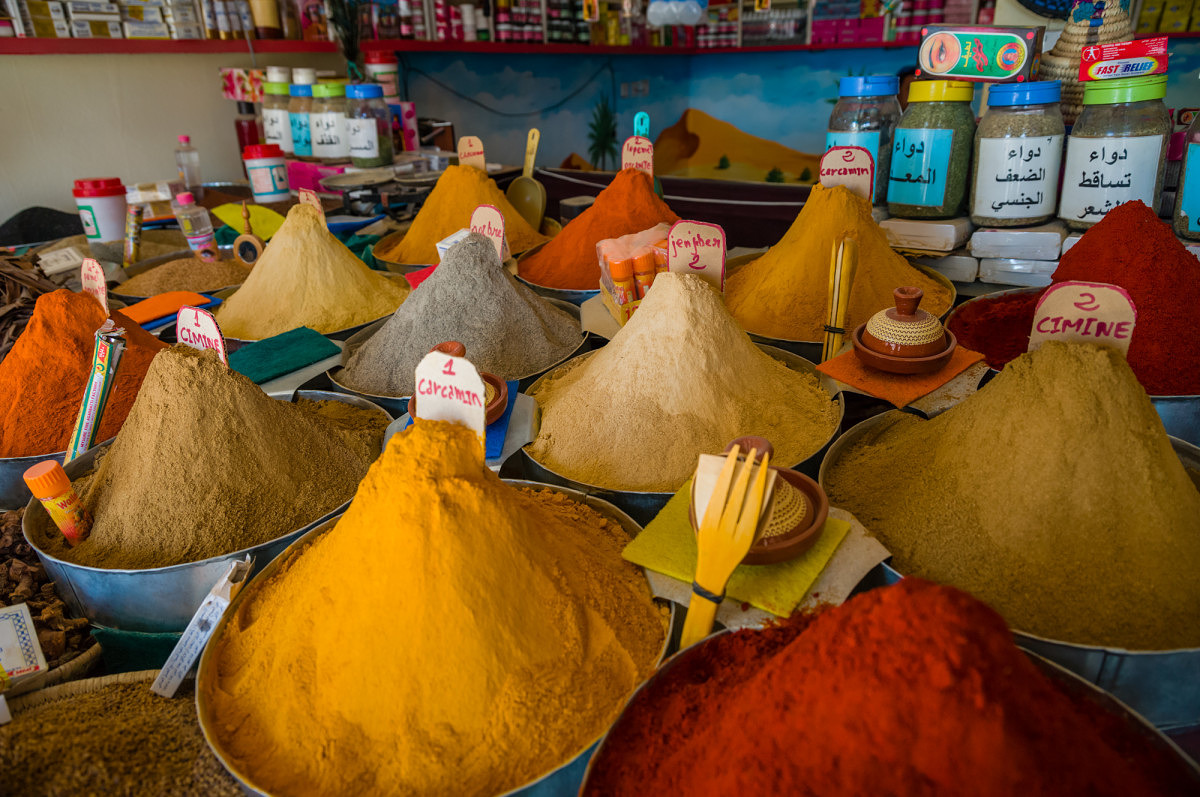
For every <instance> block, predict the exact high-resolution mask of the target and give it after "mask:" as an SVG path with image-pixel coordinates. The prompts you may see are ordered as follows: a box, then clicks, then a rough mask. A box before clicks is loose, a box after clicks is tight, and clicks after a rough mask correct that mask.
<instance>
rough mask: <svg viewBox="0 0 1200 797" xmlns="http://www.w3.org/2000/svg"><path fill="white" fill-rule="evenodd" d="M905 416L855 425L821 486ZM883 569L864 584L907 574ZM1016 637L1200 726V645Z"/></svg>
mask: <svg viewBox="0 0 1200 797" xmlns="http://www.w3.org/2000/svg"><path fill="white" fill-rule="evenodd" d="M905 417H907V416H906V415H905V414H904V413H902V412H900V411H898V410H891V411H888V412H885V413H883V414H881V415H876V416H874V417H872V418H868V419H867V420H865V421H863V422H861V423H859V424H857V425H855V426H853V427H851V428H850V429H849V430H848V431H847V432H846V433H845V434H844V435H842V436H841V437H839V438H838V439H837V440H836V441H835V442H834V444H833V445H832V446H831V447H830V449H829V453H828V454H826V455H825V459H824V461H822V463H821V471H820V478H819V479H818V481H819V483H820V485H821V487H822V488H824V489H826V490H828V489H829V475H830V473H831V472H832V470H833V469H834V468H835V467H836V466H837V464H838V463H839V461H841V460H842V459H843V458H844V457H845V456H846V454H847V453H848V452H849V451H850V450H851V449H853V448H854V447H855V445H856V444H858V443H859V442H860V441H867V440H872V439H874V438H876V437H877V436H878V435H881V434H882V433H884V432H885V431H886V430H887V428H888V427H889V426H891V425H892V424H894V423H895V422H897V421H898V420H901V419H903V418H905ZM1170 441H1171V447H1172V448H1173V449H1174V451H1175V454H1176V455H1177V456H1178V457H1179V460H1180V462H1182V463H1183V466H1184V468H1185V469H1187V470H1188V471H1189V475H1190V476H1191V478H1192V481H1193V482H1195V483H1196V484H1197V485H1200V448H1197V447H1196V446H1195V445H1192V444H1191V443H1188V442H1186V441H1184V440H1180V439H1179V438H1176V437H1171V438H1170ZM947 500H949V498H948V499H947ZM879 568H880V570H881V573H878V574H876V573H872V574H869V575H868V576H867V578H866V579H864V583H867V582H874V583H879V582H882V583H884V584H893V583H895V582H897V581H899V580H900V579H902V578H903V577H904V574H903V573H901V572H899V571H898V570H896V568H895V567H894V566H893V563H892V560H891V559H890V558H889V559H888V560H886V561H885V562H884V563H883V564H881V565H880V566H879ZM1013 635H1014V637H1015V638H1016V641H1017V644H1019V645H1021V646H1022V647H1025V648H1028V649H1029V650H1032V651H1034V652H1036V653H1038V654H1040V655H1042V656H1045V657H1046V658H1047V659H1049V660H1051V661H1052V662H1054V663H1056V664H1058V665H1061V666H1063V667H1065V668H1067V669H1068V670H1070V671H1071V672H1073V673H1075V674H1077V675H1079V676H1080V677H1081V678H1083V679H1084V680H1086V681H1088V682H1089V683H1092V684H1095V685H1096V686H1098V687H1099V688H1101V689H1103V690H1105V691H1106V692H1110V693H1111V694H1112V695H1114V696H1115V697H1116V698H1118V699H1119V700H1121V701H1123V702H1124V703H1127V704H1128V705H1130V706H1132V707H1133V708H1134V710H1136V711H1137V712H1138V713H1140V714H1142V715H1143V716H1145V717H1146V718H1147V719H1148V720H1149V721H1150V722H1152V723H1154V725H1155V726H1157V727H1159V728H1162V729H1164V730H1174V729H1178V728H1190V727H1196V726H1200V680H1198V679H1197V678H1196V673H1198V672H1200V648H1180V649H1176V650H1154V651H1138V650H1125V649H1122V648H1116V647H1105V646H1098V645H1084V644H1077V643H1072V642H1064V641H1062V640H1056V639H1049V638H1046V637H1042V636H1038V635H1036V634H1031V633H1029V632H1026V631H1021V630H1018V629H1015V628H1014V629H1013Z"/></svg>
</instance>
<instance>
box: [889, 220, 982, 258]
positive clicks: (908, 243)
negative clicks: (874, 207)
mask: <svg viewBox="0 0 1200 797" xmlns="http://www.w3.org/2000/svg"><path fill="white" fill-rule="evenodd" d="M879 226H880V227H882V228H883V229H884V230H885V231H886V232H887V237H888V243H889V244H891V245H892V246H894V247H896V248H897V249H918V250H926V251H932V252H953V251H954V250H955V249H958V248H959V247H960V246H962V245H963V244H965V243H966V242H967V239H968V238H970V237H971V231H972V230H974V229H975V225H973V224H972V223H971V220H970V219H968V218H967V217H966V216H959V217H958V218H954V219H901V218H894V217H893V218H890V219H886V220H884V221H882V222H880V223H879Z"/></svg>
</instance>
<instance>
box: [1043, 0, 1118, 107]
mask: <svg viewBox="0 0 1200 797" xmlns="http://www.w3.org/2000/svg"><path fill="white" fill-rule="evenodd" d="M1079 5H1089V6H1090V5H1091V4H1090V3H1088V2H1085V1H1084V0H1075V6H1079ZM1072 10H1074V9H1072ZM1073 16H1074V14H1071V15H1069V16H1068V18H1067V25H1066V27H1065V28H1064V29H1063V32H1062V35H1061V36H1059V38H1058V41H1057V42H1055V43H1054V48H1053V49H1052V50H1050V52H1048V53H1046V54H1044V55H1043V56H1042V61H1041V65H1040V66H1039V67H1038V79H1039V80H1059V81H1062V100H1061V105H1062V114H1063V121H1064V122H1066V123H1067V124H1068V125H1071V124H1074V123H1075V119H1076V118H1077V117H1078V116H1079V114H1080V112H1081V111H1082V110H1083V83H1081V82H1080V80H1079V62H1080V61H1082V60H1083V48H1084V47H1089V46H1091V45H1095V44H1107V43H1108V42H1117V41H1127V40H1129V39H1132V38H1133V25H1132V24H1131V23H1130V21H1129V14H1127V13H1126V12H1125V10H1124V9H1122V8H1121V6H1120V5H1119V4H1116V5H1108V6H1105V8H1104V11H1103V12H1102V16H1101V19H1102V22H1101V24H1100V25H1098V26H1095V27H1093V26H1092V21H1093V20H1092V19H1091V17H1090V15H1089V16H1088V17H1086V18H1084V19H1083V20H1082V21H1075V20H1074V19H1073V18H1072V17H1073Z"/></svg>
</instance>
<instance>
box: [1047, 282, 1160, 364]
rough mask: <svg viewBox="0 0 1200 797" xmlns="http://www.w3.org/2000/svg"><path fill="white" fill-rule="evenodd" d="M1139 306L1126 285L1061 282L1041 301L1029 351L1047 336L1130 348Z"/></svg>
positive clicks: (1050, 289) (1120, 349)
mask: <svg viewBox="0 0 1200 797" xmlns="http://www.w3.org/2000/svg"><path fill="white" fill-rule="evenodd" d="M1136 322H1137V308H1136V307H1135V306H1134V304H1133V299H1131V298H1130V296H1129V294H1128V293H1126V292H1125V289H1124V288H1119V287H1117V286H1116V285H1106V284H1104V283H1102V282H1060V283H1058V284H1057V285H1052V286H1051V287H1049V288H1048V289H1047V290H1046V292H1045V293H1043V294H1042V298H1041V299H1040V300H1039V301H1038V305H1037V310H1035V311H1034V315H1033V330H1032V331H1031V332H1030V333H1029V351H1033V350H1034V349H1036V348H1037V347H1039V346H1041V345H1042V344H1043V343H1045V342H1046V341H1048V340H1065V341H1074V342H1080V343H1102V344H1104V345H1106V346H1112V347H1113V348H1114V349H1117V350H1118V351H1120V352H1121V353H1122V354H1125V353H1126V352H1128V351H1129V341H1130V339H1131V338H1132V337H1133V326H1134V324H1135V323H1136Z"/></svg>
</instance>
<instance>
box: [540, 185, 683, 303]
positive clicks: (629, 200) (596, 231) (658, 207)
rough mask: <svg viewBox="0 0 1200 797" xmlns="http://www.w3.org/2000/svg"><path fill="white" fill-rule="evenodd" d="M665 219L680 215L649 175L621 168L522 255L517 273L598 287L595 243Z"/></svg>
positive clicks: (572, 286)
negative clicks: (568, 218)
mask: <svg viewBox="0 0 1200 797" xmlns="http://www.w3.org/2000/svg"><path fill="white" fill-rule="evenodd" d="M664 221H665V222H670V223H674V222H676V221H679V217H678V216H676V215H675V214H674V213H672V212H671V209H670V208H669V207H667V203H665V202H663V201H662V200H661V199H659V198H658V195H657V194H655V193H654V178H652V177H651V176H650V175H648V174H646V173H645V172H640V171H638V170H637V169H622V170H621V171H619V172H617V176H616V177H614V178H613V181H612V182H611V183H609V184H608V187H607V188H605V189H604V190H603V191H601V192H600V194H599V195H598V196H597V197H596V201H595V203H593V204H592V206H591V207H590V208H588V209H587V210H585V211H584V212H583V213H580V214H579V216H578V217H576V218H574V219H572V220H571V222H570V223H569V224H567V226H566V227H563V229H562V232H560V233H559V234H558V235H556V236H555V237H553V238H551V239H550V242H549V243H547V244H546V245H545V246H543V247H542V248H541V249H539V250H538V251H536V252H534V253H533V254H532V255H529V256H528V257H525V258H522V259H521V262H520V265H519V269H520V271H519V273H520V275H521V278H522V279H525V280H528V281H529V282H532V283H533V284H534V285H542V286H545V287H547V288H565V289H569V290H595V289H597V288H599V287H600V263H599V261H598V260H597V258H596V244H597V243H598V242H599V241H602V240H604V239H605V238H619V237H620V236H622V235H628V234H629V233H634V232H641V231H642V230H648V229H650V228H651V227H653V226H654V225H656V224H659V223H660V222H664Z"/></svg>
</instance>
